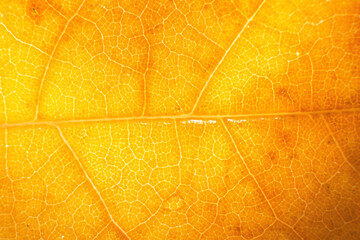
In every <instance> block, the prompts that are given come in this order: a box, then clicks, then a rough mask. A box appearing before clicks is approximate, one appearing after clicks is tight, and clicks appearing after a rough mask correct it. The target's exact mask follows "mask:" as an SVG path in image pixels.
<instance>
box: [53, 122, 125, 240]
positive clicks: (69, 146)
mask: <svg viewBox="0 0 360 240" xmlns="http://www.w3.org/2000/svg"><path fill="white" fill-rule="evenodd" d="M50 126H53V127H55V128H56V129H57V130H58V132H59V134H60V137H61V139H62V140H63V141H64V144H65V145H66V146H67V147H68V148H69V150H70V151H71V152H72V154H73V155H74V158H75V159H76V161H77V162H78V164H79V166H80V168H81V169H82V171H83V172H84V175H85V177H86V179H87V180H88V181H89V183H90V184H91V186H92V187H93V189H94V190H95V192H96V193H97V195H98V196H99V198H100V201H101V202H102V204H103V205H104V208H105V209H106V212H107V213H108V215H109V217H110V219H111V221H112V222H113V223H114V224H115V226H116V227H117V228H118V229H119V230H120V231H121V232H122V233H123V234H124V235H125V236H126V237H127V238H128V239H130V237H129V236H128V235H127V234H126V232H125V231H124V230H123V229H122V228H121V227H120V226H119V225H118V224H117V222H116V221H115V220H114V218H113V216H112V215H111V213H110V210H109V209H108V207H107V205H106V203H105V201H104V199H103V198H102V196H101V194H100V192H99V190H98V189H97V188H96V186H95V184H94V183H93V182H92V180H91V178H90V177H89V175H88V174H87V172H86V170H85V168H84V166H83V164H82V163H81V161H80V159H79V157H78V156H77V155H76V153H75V151H74V150H73V149H72V147H71V145H70V143H69V142H68V141H67V140H66V138H65V136H64V135H63V133H62V131H61V129H60V127H59V126H56V125H53V124H50Z"/></svg>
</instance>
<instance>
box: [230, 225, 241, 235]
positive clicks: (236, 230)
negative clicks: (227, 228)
mask: <svg viewBox="0 0 360 240" xmlns="http://www.w3.org/2000/svg"><path fill="white" fill-rule="evenodd" d="M232 230H233V234H234V236H240V235H241V228H240V227H239V226H233V227H232Z"/></svg>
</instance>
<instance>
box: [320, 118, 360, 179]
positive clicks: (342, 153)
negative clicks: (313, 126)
mask: <svg viewBox="0 0 360 240" xmlns="http://www.w3.org/2000/svg"><path fill="white" fill-rule="evenodd" d="M321 117H322V119H323V121H324V123H325V126H326V128H327V129H328V131H329V134H330V136H331V138H332V139H333V140H334V142H335V144H336V147H337V148H338V149H339V151H340V154H341V156H342V157H343V159H344V160H345V162H346V163H347V164H349V166H350V167H351V168H352V169H353V170H354V171H355V172H356V173H357V174H358V175H359V176H360V172H359V171H358V170H357V169H356V167H355V166H354V165H353V164H352V163H350V162H349V160H348V159H347V157H346V156H345V154H344V152H343V151H342V149H341V147H340V144H339V143H338V141H337V140H336V138H335V136H334V134H333V132H332V131H331V128H330V126H329V124H328V122H327V121H326V118H325V117H324V114H321Z"/></svg>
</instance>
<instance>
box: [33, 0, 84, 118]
mask: <svg viewBox="0 0 360 240" xmlns="http://www.w3.org/2000/svg"><path fill="white" fill-rule="evenodd" d="M85 1H86V0H84V1H83V2H82V3H81V4H80V6H79V8H78V9H77V11H76V12H75V13H74V15H73V16H72V17H71V18H70V19H69V20H68V21H67V22H66V24H65V27H64V29H63V30H62V32H61V33H60V36H59V38H58V39H57V41H56V43H55V46H54V48H53V50H52V52H51V54H50V57H49V61H48V63H47V65H46V68H45V71H44V74H43V76H42V78H41V81H40V87H39V91H38V94H37V103H36V108H35V117H34V120H37V118H38V115H39V105H40V104H39V103H40V96H41V91H42V88H43V85H44V81H45V78H46V76H47V73H48V71H49V67H50V64H51V63H52V60H53V57H54V54H55V52H56V50H57V48H58V46H59V43H60V40H61V39H62V37H63V36H64V34H65V31H66V29H67V28H68V27H69V24H70V22H71V21H72V20H73V19H74V18H75V17H76V16H77V15H78V13H79V11H80V9H81V7H82V6H83V5H84V3H85Z"/></svg>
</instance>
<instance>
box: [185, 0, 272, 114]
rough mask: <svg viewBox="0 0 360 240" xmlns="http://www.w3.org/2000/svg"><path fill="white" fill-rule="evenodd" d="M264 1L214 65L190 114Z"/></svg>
mask: <svg viewBox="0 0 360 240" xmlns="http://www.w3.org/2000/svg"><path fill="white" fill-rule="evenodd" d="M264 3H265V0H263V2H262V3H261V4H260V5H259V7H258V8H257V9H256V11H255V12H254V13H253V15H252V16H251V17H250V18H249V19H248V20H247V21H246V23H245V25H244V27H243V28H242V29H241V30H240V32H239V34H238V35H237V36H236V38H235V39H234V41H233V42H232V43H231V44H230V46H229V48H228V49H227V50H226V52H225V53H224V55H223V57H222V58H221V60H220V62H219V63H218V64H217V65H216V67H215V69H214V70H213V71H212V73H211V74H210V76H209V78H208V80H207V81H206V83H205V85H204V87H203V88H202V89H201V91H200V94H199V96H198V98H197V99H196V102H195V104H194V106H193V108H192V110H191V112H190V114H192V113H193V112H194V111H195V108H196V107H197V105H198V104H199V101H200V98H201V96H202V95H203V94H204V92H205V89H206V88H207V86H208V84H209V82H210V80H211V79H212V77H213V76H214V74H215V72H216V70H217V69H218V68H219V66H220V65H221V63H222V62H223V61H224V59H225V57H226V56H227V54H228V53H229V52H230V50H231V49H232V47H233V46H234V45H235V43H236V42H237V40H238V39H239V38H240V36H241V35H242V33H243V32H244V31H245V29H246V28H247V26H249V23H250V22H251V21H252V20H253V18H254V17H255V16H256V14H257V13H258V12H259V10H260V9H261V7H262V6H263V5H264Z"/></svg>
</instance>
